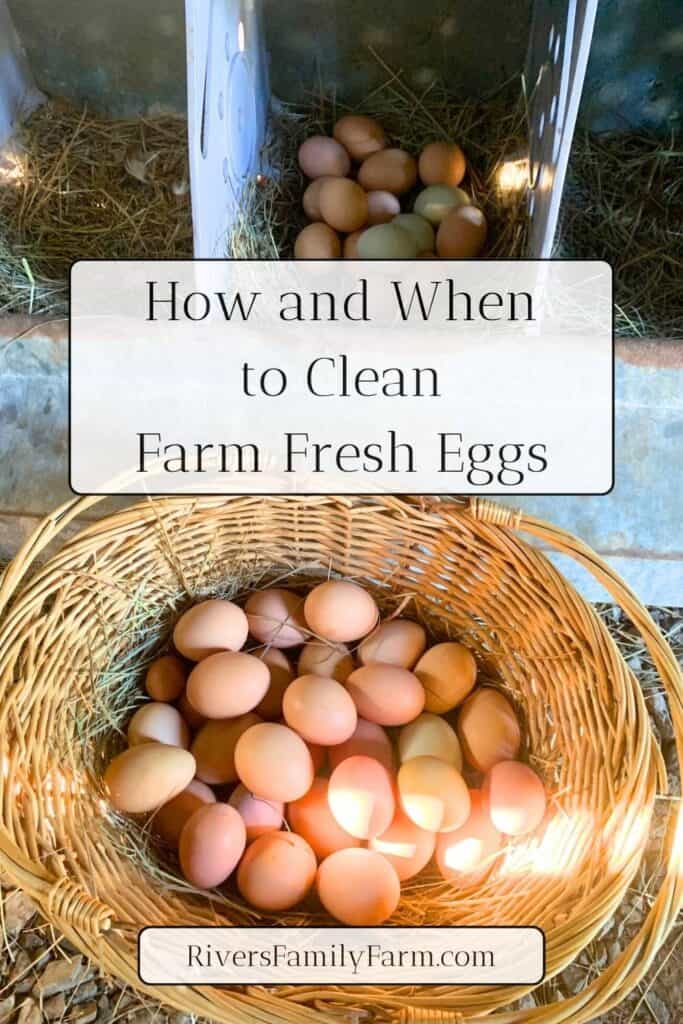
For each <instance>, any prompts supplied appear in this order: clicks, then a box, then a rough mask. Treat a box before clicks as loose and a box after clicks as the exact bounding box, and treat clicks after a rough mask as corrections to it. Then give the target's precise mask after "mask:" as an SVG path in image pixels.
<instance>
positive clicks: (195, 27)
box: [186, 0, 268, 257]
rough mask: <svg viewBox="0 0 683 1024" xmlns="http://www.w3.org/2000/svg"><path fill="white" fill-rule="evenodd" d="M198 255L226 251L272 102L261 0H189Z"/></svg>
mask: <svg viewBox="0 0 683 1024" xmlns="http://www.w3.org/2000/svg"><path fill="white" fill-rule="evenodd" d="M186 17H187V56H188V60H187V85H188V132H189V146H190V174H191V179H192V216H193V221H194V249H195V255H196V256H200V257H210V256H224V255H225V239H226V235H227V233H228V231H229V230H230V226H231V224H232V223H233V220H234V216H235V211H236V209H237V205H238V203H239V201H240V197H241V194H242V189H243V187H244V182H245V181H246V179H247V178H248V176H249V175H250V174H252V173H254V172H255V171H256V168H257V162H258V153H259V149H260V147H261V145H262V141H263V137H264V133H265V123H266V115H267V106H268V86H267V75H266V71H265V59H264V55H263V41H262V38H263V37H262V32H261V30H260V25H259V11H258V7H257V0H186Z"/></svg>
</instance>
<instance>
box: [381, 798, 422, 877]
mask: <svg viewBox="0 0 683 1024" xmlns="http://www.w3.org/2000/svg"><path fill="white" fill-rule="evenodd" d="M435 842H436V837H435V835H434V833H433V832H426V831H425V830H424V829H423V828H419V827H418V826H417V825H416V824H415V822H414V821H411V820H410V818H409V817H408V815H407V814H405V812H404V811H402V810H401V808H400V807H399V808H397V810H396V814H395V815H394V820H393V821H392V823H391V825H390V826H389V828H388V829H387V830H386V832H384V833H383V834H382V835H381V836H377V837H376V838H375V839H371V840H370V843H369V846H370V849H371V850H376V851H377V853H381V854H382V856H383V857H386V859H387V860H388V861H389V863H390V864H391V865H392V867H393V868H394V870H395V872H396V874H397V875H398V878H399V881H400V882H407V880H408V879H409V878H413V877H414V876H415V875H417V874H419V872H420V871H422V869H423V867H425V866H426V865H427V864H428V863H429V861H430V858H431V856H432V854H433V853H434V844H435Z"/></svg>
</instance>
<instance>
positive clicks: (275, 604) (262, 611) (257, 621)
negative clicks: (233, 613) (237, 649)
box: [244, 587, 307, 648]
mask: <svg viewBox="0 0 683 1024" xmlns="http://www.w3.org/2000/svg"><path fill="white" fill-rule="evenodd" d="M303 608H304V599H303V597H301V595H300V594H295V593H294V592H293V591H291V590H284V589H282V588H281V587H270V588H269V589H268V590H257V591H256V592H255V593H253V594H251V595H250V596H249V598H248V599H247V603H246V604H245V606H244V610H245V612H246V613H247V620H248V622H249V632H250V633H251V635H252V636H253V637H254V639H255V640H258V642H259V643H260V644H267V645H268V646H269V647H279V648H286V647H298V646H299V644H302V643H304V641H305V640H306V635H307V632H306V622H305V620H304V611H303Z"/></svg>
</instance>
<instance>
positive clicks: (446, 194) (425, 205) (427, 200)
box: [413, 185, 470, 251]
mask: <svg viewBox="0 0 683 1024" xmlns="http://www.w3.org/2000/svg"><path fill="white" fill-rule="evenodd" d="M469 202H470V197H469V196H468V195H467V192H465V191H464V190H463V189H461V188H453V187H452V186H451V185H429V186H428V187H427V188H423V189H422V191H421V192H420V194H419V195H418V196H417V198H416V200H415V203H414V206H413V210H414V212H415V213H417V214H419V215H420V217H424V218H425V220H428V221H429V223H430V224H433V225H437V224H440V223H441V221H442V220H444V219H445V218H446V217H447V216H448V214H449V213H450V212H451V211H452V210H454V209H456V208H457V207H458V206H466V205H467V204H468V203H469ZM437 251H438V250H437Z"/></svg>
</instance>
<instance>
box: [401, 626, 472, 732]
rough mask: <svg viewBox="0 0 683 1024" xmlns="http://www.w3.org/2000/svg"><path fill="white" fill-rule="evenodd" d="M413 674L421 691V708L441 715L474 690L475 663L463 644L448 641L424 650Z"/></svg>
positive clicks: (460, 702)
mask: <svg viewBox="0 0 683 1024" xmlns="http://www.w3.org/2000/svg"><path fill="white" fill-rule="evenodd" d="M415 675H416V676H417V678H418V679H419V680H420V682H421V683H422V685H423V687H424V690H425V695H426V698H425V711H433V712H434V714H436V715H443V714H445V713H446V712H447V711H450V710H451V709H452V708H454V707H456V706H457V705H458V704H462V702H463V701H464V699H465V697H467V696H469V694H470V693H471V692H472V690H473V689H474V684H475V682H476V681H477V663H476V661H475V660H474V656H473V654H472V652H471V651H470V650H468V649H467V647H464V646H463V645H462V644H456V643H452V642H450V641H448V642H446V643H443V644H435V646H434V647H430V648H429V650H428V651H425V653H424V654H423V655H422V657H421V658H420V660H419V661H418V663H417V665H416V666H415Z"/></svg>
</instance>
